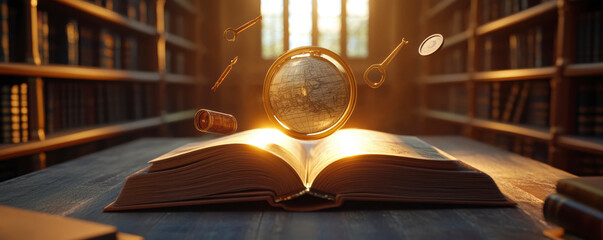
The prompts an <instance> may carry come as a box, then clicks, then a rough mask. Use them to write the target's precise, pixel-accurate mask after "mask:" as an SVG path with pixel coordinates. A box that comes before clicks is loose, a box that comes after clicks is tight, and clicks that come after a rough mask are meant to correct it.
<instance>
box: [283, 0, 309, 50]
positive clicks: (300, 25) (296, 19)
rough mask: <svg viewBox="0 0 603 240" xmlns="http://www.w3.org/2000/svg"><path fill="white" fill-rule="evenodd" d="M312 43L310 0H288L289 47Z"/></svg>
mask: <svg viewBox="0 0 603 240" xmlns="http://www.w3.org/2000/svg"><path fill="white" fill-rule="evenodd" d="M310 45H312V1H311V0H289V49H292V48H296V47H300V46H310Z"/></svg>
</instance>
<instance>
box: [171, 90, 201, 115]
mask: <svg viewBox="0 0 603 240" xmlns="http://www.w3.org/2000/svg"><path fill="white" fill-rule="evenodd" d="M166 88H167V89H166V93H167V101H166V106H165V109H166V111H167V112H178V111H184V110H189V109H194V108H196V107H197V106H196V105H195V101H193V99H190V96H196V94H195V91H196V89H195V88H194V87H191V86H190V85H186V84H185V85H183V84H168V85H167V87H166Z"/></svg>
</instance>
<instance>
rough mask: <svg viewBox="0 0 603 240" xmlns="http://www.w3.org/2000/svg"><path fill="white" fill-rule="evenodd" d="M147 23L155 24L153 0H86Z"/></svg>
mask: <svg viewBox="0 0 603 240" xmlns="http://www.w3.org/2000/svg"><path fill="white" fill-rule="evenodd" d="M88 2H91V3H94V4H96V5H99V6H101V7H104V8H107V9H109V10H111V11H115V12H117V13H119V14H122V15H124V16H127V17H128V18H130V19H134V20H137V21H139V22H141V23H144V24H147V25H152V26H154V25H155V14H154V12H155V8H154V6H155V4H154V3H155V1H154V0H88Z"/></svg>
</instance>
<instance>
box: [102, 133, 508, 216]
mask: <svg viewBox="0 0 603 240" xmlns="http://www.w3.org/2000/svg"><path fill="white" fill-rule="evenodd" d="M150 163H151V166H149V167H147V168H144V169H142V170H140V171H138V172H136V173H134V174H133V175H131V176H129V177H128V178H127V179H126V182H125V184H124V186H123V188H122V190H121V192H120V193H119V196H118V197H117V199H116V200H115V202H113V203H111V204H110V205H109V206H107V207H106V208H105V211H120V210H130V209H143V208H157V207H171V206H184V205H197V204H210V203H226V202H240V201H259V200H266V201H268V203H270V204H271V205H273V206H278V207H282V208H284V209H287V210H299V211H311V210H318V209H324V208H330V207H337V206H340V205H341V204H342V203H343V201H348V200H360V201H401V202H430V203H458V204H483V205H513V204H514V203H513V202H511V201H509V200H508V199H507V198H506V197H505V196H504V195H503V194H502V193H501V192H500V191H499V189H498V187H497V186H496V184H495V183H494V181H493V180H492V179H491V178H490V177H489V176H488V175H486V174H485V173H482V172H480V171H479V170H476V169H474V168H472V167H470V166H468V165H466V164H464V163H463V162H461V161H459V160H458V159H455V158H454V157H452V156H450V155H448V154H446V153H445V152H443V151H441V150H439V149H437V148H435V147H433V146H431V145H429V144H427V143H425V142H423V141H422V140H420V139H419V138H416V137H411V136H398V135H392V134H387V133H382V132H376V131H369V130H361V129H344V130H339V131H338V132H336V133H335V134H333V135H331V136H329V137H327V138H324V139H322V140H317V141H300V140H296V139H293V138H290V137H288V136H286V135H284V134H282V133H281V132H279V131H277V130H275V129H255V130H248V131H244V132H240V133H237V134H234V135H230V136H225V137H222V138H218V139H215V140H211V141H204V142H199V143H192V144H188V145H185V146H183V147H181V148H178V149H176V150H173V151H171V152H169V153H166V154H164V155H162V156H160V157H158V158H156V159H153V160H151V161H150Z"/></svg>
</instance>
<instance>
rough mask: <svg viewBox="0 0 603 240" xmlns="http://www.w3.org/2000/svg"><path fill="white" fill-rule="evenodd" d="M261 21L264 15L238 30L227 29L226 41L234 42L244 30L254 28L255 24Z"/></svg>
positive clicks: (225, 32) (225, 33)
mask: <svg viewBox="0 0 603 240" xmlns="http://www.w3.org/2000/svg"><path fill="white" fill-rule="evenodd" d="M260 20H262V15H260V16H259V17H257V18H255V19H253V20H251V21H249V22H247V23H245V24H243V26H240V27H239V28H237V29H232V28H227V29H226V30H224V39H225V40H226V41H229V42H234V41H235V39H236V38H237V34H239V33H240V32H242V31H243V30H245V29H247V28H249V27H251V26H253V24H255V23H257V22H258V21H260Z"/></svg>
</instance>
